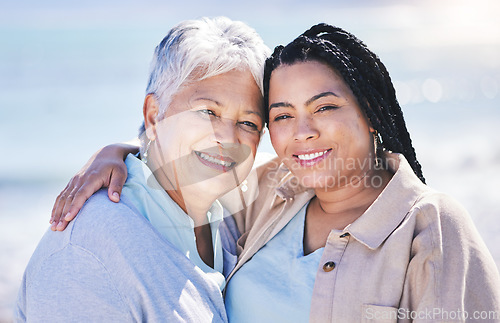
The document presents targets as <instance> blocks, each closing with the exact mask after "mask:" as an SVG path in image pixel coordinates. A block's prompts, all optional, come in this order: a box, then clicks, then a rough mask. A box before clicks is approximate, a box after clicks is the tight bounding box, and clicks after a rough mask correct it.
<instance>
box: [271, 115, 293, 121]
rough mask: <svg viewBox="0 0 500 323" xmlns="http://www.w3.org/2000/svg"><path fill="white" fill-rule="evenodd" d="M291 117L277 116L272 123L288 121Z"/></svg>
mask: <svg viewBox="0 0 500 323" xmlns="http://www.w3.org/2000/svg"><path fill="white" fill-rule="evenodd" d="M291 117H292V116H289V115H287V114H283V115H280V116H277V117H275V118H274V121H280V120H285V119H290V118H291Z"/></svg>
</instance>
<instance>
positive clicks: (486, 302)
mask: <svg viewBox="0 0 500 323" xmlns="http://www.w3.org/2000/svg"><path fill="white" fill-rule="evenodd" d="M388 160H389V164H390V165H391V166H392V167H391V168H392V170H393V171H394V173H395V174H394V176H393V178H392V179H391V181H390V182H389V184H388V185H387V186H386V188H385V189H384V191H383V192H382V193H381V195H380V196H379V197H378V198H377V200H375V202H374V203H373V204H372V205H371V206H370V207H369V208H368V210H367V211H366V212H365V213H364V214H363V215H362V216H361V217H359V218H358V219H357V220H356V221H355V222H353V223H352V224H350V225H349V226H347V227H346V228H345V229H344V230H343V231H337V230H333V231H332V232H331V233H330V235H329V237H328V240H327V243H326V246H325V249H324V251H323V255H322V258H321V262H320V264H319V266H318V270H317V273H316V281H315V285H314V291H313V298H312V303H311V313H310V321H311V322H365V321H366V322H368V321H369V322H396V321H398V322H404V321H418V322H448V321H454V322H456V321H465V319H467V321H477V319H481V320H480V321H481V322H500V276H499V273H498V269H497V267H496V265H495V263H494V261H493V259H492V257H491V255H490V253H489V252H488V249H487V248H486V246H485V244H484V243H483V241H482V239H481V237H480V235H479V233H478V232H477V231H476V228H475V226H474V224H473V223H472V221H471V219H470V217H469V215H468V213H467V211H466V210H464V209H463V208H462V207H461V206H460V205H459V204H458V203H457V202H456V201H455V200H453V199H452V198H450V197H448V196H446V195H444V194H442V193H439V192H436V191H434V190H432V189H430V188H429V187H427V186H426V185H424V184H423V183H422V182H421V181H420V180H419V179H418V178H417V177H416V176H415V174H414V173H413V171H412V169H411V167H410V166H409V164H408V162H407V161H406V159H405V158H404V157H403V156H402V155H400V154H388ZM254 180H258V183H259V190H256V191H249V192H246V196H245V199H247V200H248V201H254V202H253V203H250V204H249V205H245V210H246V212H244V213H243V212H239V213H238V214H236V216H235V219H236V222H237V224H238V227H239V229H240V232H243V235H242V236H241V238H240V239H239V240H238V252H239V257H238V263H237V265H236V267H235V269H234V270H233V272H232V273H231V274H230V276H229V277H228V279H229V280H230V279H231V277H232V276H233V275H234V273H235V272H237V271H238V269H239V268H241V266H243V265H244V264H245V262H247V261H248V260H249V259H250V258H251V257H252V256H253V255H254V254H255V253H256V252H257V251H258V250H259V249H260V248H261V247H263V246H264V245H265V244H266V243H267V242H268V241H269V240H270V239H271V238H272V237H274V236H275V235H276V234H277V233H278V232H279V231H280V230H281V229H282V228H283V227H284V226H285V225H286V224H287V223H288V222H289V221H290V220H291V219H292V218H293V217H294V216H295V214H296V213H297V212H298V211H299V210H300V209H301V208H302V206H304V205H305V203H307V201H309V200H310V199H311V198H312V197H313V196H314V192H313V191H312V190H307V189H304V188H303V187H301V186H300V185H298V184H297V179H296V178H295V177H293V175H292V174H291V173H290V172H289V171H288V170H287V169H286V168H285V167H284V166H283V165H280V164H279V163H278V161H277V160H276V159H275V160H273V161H271V162H269V163H267V164H265V165H263V166H261V167H259V168H258V169H257V175H256V177H255V176H254ZM252 195H254V196H252ZM245 210H244V211H245ZM283 266H287V264H283ZM485 318H486V319H485Z"/></svg>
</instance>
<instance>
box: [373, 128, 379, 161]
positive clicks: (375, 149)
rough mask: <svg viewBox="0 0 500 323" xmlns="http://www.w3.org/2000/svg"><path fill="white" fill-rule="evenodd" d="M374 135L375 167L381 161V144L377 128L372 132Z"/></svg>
mask: <svg viewBox="0 0 500 323" xmlns="http://www.w3.org/2000/svg"><path fill="white" fill-rule="evenodd" d="M372 135H373V148H374V156H375V167H378V165H379V162H378V154H377V152H378V145H379V139H378V131H377V130H375V131H373V132H372Z"/></svg>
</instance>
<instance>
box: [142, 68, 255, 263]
mask: <svg viewBox="0 0 500 323" xmlns="http://www.w3.org/2000/svg"><path fill="white" fill-rule="evenodd" d="M143 110H144V120H145V127H146V135H147V137H148V140H151V142H152V143H151V144H150V148H149V151H148V162H147V165H148V167H149V168H150V169H151V170H152V171H153V173H154V175H155V178H156V180H157V181H158V182H159V183H160V185H161V186H162V187H163V188H164V189H165V190H166V192H167V193H168V195H169V196H170V197H171V198H172V200H174V201H175V202H176V203H177V204H178V205H179V206H180V207H181V208H182V209H183V210H184V212H186V213H187V214H188V215H189V216H190V217H191V218H192V219H193V222H194V226H195V228H194V232H195V235H196V245H197V248H198V252H199V254H200V257H201V258H202V259H203V261H204V262H205V263H206V264H207V265H209V266H211V267H213V258H214V255H213V246H212V236H211V231H210V225H209V221H208V219H207V211H208V210H209V209H210V207H211V206H212V204H213V203H214V202H215V200H216V199H217V198H219V197H220V196H222V195H223V194H225V193H227V192H228V191H230V190H231V189H233V188H234V187H236V186H237V185H239V184H240V182H241V181H243V180H244V179H245V178H246V176H247V175H248V173H249V172H250V169H251V167H252V165H253V160H254V156H255V153H256V151H257V145H258V143H259V140H260V134H261V130H262V127H263V117H262V96H261V92H260V90H259V88H258V86H257V84H256V83H255V80H254V79H253V77H252V74H251V73H250V72H249V71H238V70H233V71H230V72H227V73H224V74H221V75H217V76H214V77H210V78H207V79H204V80H202V81H198V82H193V83H190V84H188V85H186V86H184V87H182V88H181V89H180V90H179V91H178V92H177V93H176V95H175V96H174V97H173V98H172V100H171V103H170V105H169V107H168V108H167V109H166V113H165V114H164V115H163V116H160V114H159V112H160V105H159V103H158V100H157V99H156V98H155V96H153V95H148V96H147V97H146V99H145V101H144V108H143ZM200 192H203V193H202V194H200Z"/></svg>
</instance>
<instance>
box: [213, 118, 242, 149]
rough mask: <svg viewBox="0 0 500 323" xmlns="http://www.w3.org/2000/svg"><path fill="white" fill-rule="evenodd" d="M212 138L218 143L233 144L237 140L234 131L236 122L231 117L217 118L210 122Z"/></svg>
mask: <svg viewBox="0 0 500 323" xmlns="http://www.w3.org/2000/svg"><path fill="white" fill-rule="evenodd" d="M212 127H213V131H214V140H215V141H216V142H217V144H218V145H221V146H224V144H233V143H237V142H238V138H237V133H236V123H235V121H234V120H232V119H224V118H219V120H217V121H215V122H212Z"/></svg>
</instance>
